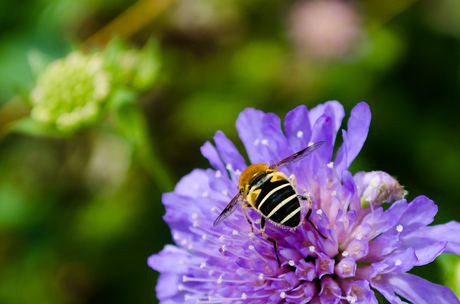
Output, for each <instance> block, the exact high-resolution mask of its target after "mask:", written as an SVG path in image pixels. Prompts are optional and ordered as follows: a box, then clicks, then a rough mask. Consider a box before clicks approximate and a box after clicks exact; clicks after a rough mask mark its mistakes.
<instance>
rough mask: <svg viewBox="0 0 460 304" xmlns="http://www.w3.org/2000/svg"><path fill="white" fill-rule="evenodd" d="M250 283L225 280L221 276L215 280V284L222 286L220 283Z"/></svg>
mask: <svg viewBox="0 0 460 304" xmlns="http://www.w3.org/2000/svg"><path fill="white" fill-rule="evenodd" d="M249 282H250V281H243V280H227V279H223V278H222V276H220V277H219V278H218V279H217V284H222V283H249Z"/></svg>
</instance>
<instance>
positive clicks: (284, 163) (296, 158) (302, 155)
mask: <svg viewBox="0 0 460 304" xmlns="http://www.w3.org/2000/svg"><path fill="white" fill-rule="evenodd" d="M322 145H324V141H318V142H317V143H314V144H312V145H310V146H308V147H306V148H305V149H303V150H300V151H299V152H297V153H294V154H292V155H291V156H289V157H286V158H285V159H283V160H282V161H280V162H279V163H277V164H276V165H273V166H270V169H274V168H276V167H286V166H289V165H290V164H292V163H295V162H298V161H299V160H302V159H304V158H305V157H307V156H308V155H310V154H312V153H313V152H315V151H316V150H317V149H319V148H320V147H321V146H322Z"/></svg>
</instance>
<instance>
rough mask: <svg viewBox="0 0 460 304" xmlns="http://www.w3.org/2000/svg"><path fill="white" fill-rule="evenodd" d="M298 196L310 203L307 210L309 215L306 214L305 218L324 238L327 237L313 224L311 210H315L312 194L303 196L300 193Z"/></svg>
mask: <svg viewBox="0 0 460 304" xmlns="http://www.w3.org/2000/svg"><path fill="white" fill-rule="evenodd" d="M297 197H298V198H300V199H302V200H304V201H308V202H309V203H310V207H309V208H308V212H307V215H306V216H305V220H306V221H307V222H308V223H309V224H310V225H311V226H312V227H313V228H315V230H316V232H317V233H318V234H319V235H320V236H321V237H322V238H323V239H326V237H325V236H324V235H323V234H322V233H321V232H319V230H318V228H316V226H315V225H314V224H313V222H312V221H311V220H310V215H311V212H312V211H313V208H312V207H313V202H312V201H311V198H310V196H302V195H298V196H297Z"/></svg>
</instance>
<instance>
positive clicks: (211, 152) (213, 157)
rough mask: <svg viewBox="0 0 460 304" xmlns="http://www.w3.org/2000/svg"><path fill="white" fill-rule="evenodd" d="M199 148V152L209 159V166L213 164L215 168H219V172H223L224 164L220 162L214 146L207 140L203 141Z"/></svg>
mask: <svg viewBox="0 0 460 304" xmlns="http://www.w3.org/2000/svg"><path fill="white" fill-rule="evenodd" d="M200 149H201V154H202V155H203V156H204V157H206V158H207V159H208V160H209V163H210V164H211V166H213V167H214V168H215V169H216V170H219V171H220V173H222V174H225V171H226V170H225V165H224V164H223V163H222V160H221V159H220V157H219V153H217V150H216V148H215V147H214V146H213V145H212V144H211V143H210V142H209V141H207V142H205V143H204V145H202V146H201V148H200Z"/></svg>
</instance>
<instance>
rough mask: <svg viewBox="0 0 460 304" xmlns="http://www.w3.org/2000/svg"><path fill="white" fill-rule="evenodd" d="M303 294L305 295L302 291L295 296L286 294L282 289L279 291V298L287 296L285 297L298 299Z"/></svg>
mask: <svg viewBox="0 0 460 304" xmlns="http://www.w3.org/2000/svg"><path fill="white" fill-rule="evenodd" d="M304 296H305V294H304V293H303V292H302V293H300V294H298V295H296V296H293V295H288V294H286V293H285V292H284V291H282V292H281V293H280V298H281V299H285V298H287V299H300V298H302V297H304Z"/></svg>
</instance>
